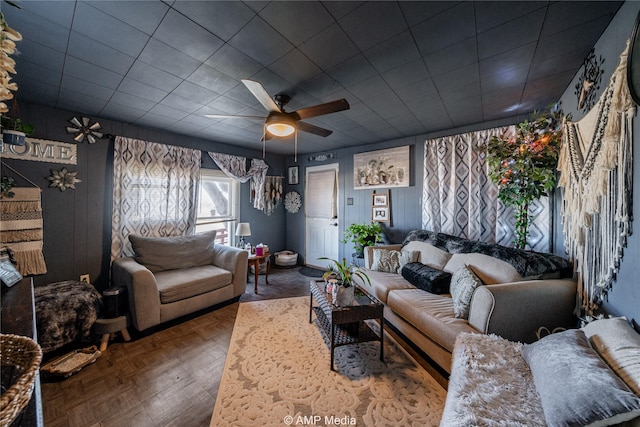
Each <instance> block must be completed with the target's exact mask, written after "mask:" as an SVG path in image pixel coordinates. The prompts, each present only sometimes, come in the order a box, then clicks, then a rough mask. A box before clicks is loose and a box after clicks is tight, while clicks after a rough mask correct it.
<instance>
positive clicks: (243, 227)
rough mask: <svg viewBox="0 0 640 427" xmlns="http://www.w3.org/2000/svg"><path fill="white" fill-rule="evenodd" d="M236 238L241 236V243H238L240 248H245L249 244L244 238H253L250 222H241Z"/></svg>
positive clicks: (237, 228)
mask: <svg viewBox="0 0 640 427" xmlns="http://www.w3.org/2000/svg"><path fill="white" fill-rule="evenodd" d="M236 236H240V241H239V242H238V247H239V248H244V246H245V245H246V244H247V242H246V241H245V240H244V236H251V225H249V223H248V222H239V223H238V226H237V227H236Z"/></svg>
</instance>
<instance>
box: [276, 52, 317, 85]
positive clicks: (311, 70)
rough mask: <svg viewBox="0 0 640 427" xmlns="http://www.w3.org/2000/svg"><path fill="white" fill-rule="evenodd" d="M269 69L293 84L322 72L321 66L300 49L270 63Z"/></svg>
mask: <svg viewBox="0 0 640 427" xmlns="http://www.w3.org/2000/svg"><path fill="white" fill-rule="evenodd" d="M268 69H269V70H271V71H273V72H274V73H276V74H278V75H280V76H282V77H283V78H284V79H285V80H287V81H288V82H289V83H291V84H293V85H296V84H298V83H301V82H303V81H305V80H308V79H310V78H312V77H314V76H315V75H317V74H319V73H320V72H321V70H320V68H318V66H317V65H316V64H314V63H313V62H311V61H310V60H309V59H308V58H307V57H306V56H304V55H303V54H302V52H300V51H299V50H298V49H293V50H292V51H291V52H289V53H287V54H286V55H284V56H283V57H282V58H280V59H278V60H277V61H275V62H274V63H273V64H271V65H269V67H268Z"/></svg>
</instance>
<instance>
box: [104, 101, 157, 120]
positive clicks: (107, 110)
mask: <svg viewBox="0 0 640 427" xmlns="http://www.w3.org/2000/svg"><path fill="white" fill-rule="evenodd" d="M145 113H146V111H145V110H140V109H138V108H135V107H133V106H131V105H125V104H118V103H117V102H114V101H113V100H111V101H109V103H108V104H107V105H106V106H105V107H104V108H103V109H102V112H101V113H100V114H101V116H103V117H105V118H108V119H111V120H116V121H120V122H125V123H130V122H133V121H135V120H137V119H138V118H140V117H142V116H143V115H144V114H145Z"/></svg>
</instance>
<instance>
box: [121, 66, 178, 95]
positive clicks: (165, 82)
mask: <svg viewBox="0 0 640 427" xmlns="http://www.w3.org/2000/svg"><path fill="white" fill-rule="evenodd" d="M127 77H129V78H131V79H133V80H136V81H139V82H143V83H145V84H147V85H149V86H152V87H155V88H156V89H160V90H162V91H166V92H169V91H172V90H173V89H175V88H176V87H178V85H179V84H180V83H181V82H182V79H180V78H178V77H176V76H174V75H173V74H170V73H168V72H166V71H164V70H161V69H159V68H156V67H154V66H152V65H149V64H146V63H144V62H142V61H136V62H135V63H134V64H133V67H131V69H130V70H129V72H128V73H127Z"/></svg>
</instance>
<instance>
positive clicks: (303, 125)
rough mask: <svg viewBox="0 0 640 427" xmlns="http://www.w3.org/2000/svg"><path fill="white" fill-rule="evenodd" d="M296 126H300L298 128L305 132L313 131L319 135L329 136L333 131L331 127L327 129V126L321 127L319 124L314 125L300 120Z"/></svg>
mask: <svg viewBox="0 0 640 427" xmlns="http://www.w3.org/2000/svg"><path fill="white" fill-rule="evenodd" d="M296 126H297V127H298V130H301V131H303V132H308V133H312V134H314V135H318V136H325V137H326V136H329V135H331V134H332V133H333V131H332V130H329V129H325V128H321V127H318V126H314V125H310V124H309V123H305V122H298V123H297V124H296Z"/></svg>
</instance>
